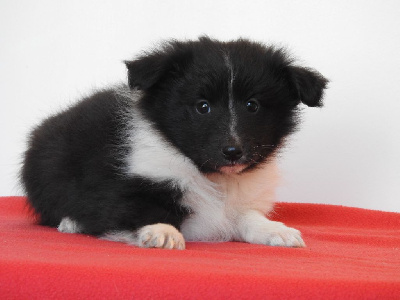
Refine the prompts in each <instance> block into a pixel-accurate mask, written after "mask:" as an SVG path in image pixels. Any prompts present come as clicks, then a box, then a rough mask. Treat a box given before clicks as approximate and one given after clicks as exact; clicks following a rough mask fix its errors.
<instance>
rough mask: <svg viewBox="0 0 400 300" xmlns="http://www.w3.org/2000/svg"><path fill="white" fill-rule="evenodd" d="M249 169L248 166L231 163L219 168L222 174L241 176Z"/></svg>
mask: <svg viewBox="0 0 400 300" xmlns="http://www.w3.org/2000/svg"><path fill="white" fill-rule="evenodd" d="M247 167H248V165H247V164H240V163H231V164H229V165H225V166H222V167H220V168H219V171H220V172H221V173H222V174H240V173H241V172H243V171H244V170H245V169H246V168H247Z"/></svg>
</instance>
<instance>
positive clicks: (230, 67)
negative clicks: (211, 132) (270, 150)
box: [224, 53, 240, 143]
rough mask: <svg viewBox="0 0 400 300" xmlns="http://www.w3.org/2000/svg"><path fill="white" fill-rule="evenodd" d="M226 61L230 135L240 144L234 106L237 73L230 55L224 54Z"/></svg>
mask: <svg viewBox="0 0 400 300" xmlns="http://www.w3.org/2000/svg"><path fill="white" fill-rule="evenodd" d="M224 60H225V65H226V66H227V68H228V70H229V74H230V76H229V81H228V95H229V102H228V107H229V113H230V116H231V118H230V123H229V133H230V135H231V137H232V138H233V139H234V140H235V142H236V143H239V142H240V141H239V136H238V134H237V132H236V127H237V114H236V111H235V107H234V104H233V91H232V90H233V81H234V80H235V72H234V68H233V64H232V62H231V60H230V58H229V55H228V54H227V53H225V54H224Z"/></svg>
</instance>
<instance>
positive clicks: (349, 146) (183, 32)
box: [0, 0, 400, 212]
mask: <svg viewBox="0 0 400 300" xmlns="http://www.w3.org/2000/svg"><path fill="white" fill-rule="evenodd" d="M201 34H207V35H210V36H211V37H214V38H218V39H222V40H229V39H235V38H237V37H247V38H250V39H254V40H258V41H262V42H266V43H269V42H274V43H278V44H279V45H283V46H287V47H288V48H289V50H290V52H291V53H293V54H294V55H295V56H296V57H298V58H299V61H300V62H301V63H302V64H303V65H306V66H311V67H313V68H315V69H317V70H319V71H320V72H321V73H322V74H324V75H325V76H326V77H328V78H329V79H330V80H331V83H330V84H329V89H328V90H327V92H326V97H325V103H326V105H325V107H324V108H322V109H317V108H304V114H303V116H304V123H303V126H302V130H301V131H300V132H299V133H297V134H296V135H294V136H293V138H292V139H291V143H290V144H289V145H288V148H287V150H286V151H284V153H282V159H281V167H282V174H283V177H284V184H283V186H282V187H281V189H280V190H279V197H278V198H279V199H278V200H280V201H295V202H311V203H329V204H338V205H346V206H356V207H364V208H372V209H379V210H389V211H397V212H399V211H400V138H399V130H400V112H399V111H400V1H396V0H394V1H389V0H385V1H367V0H361V1H304V0H303V1H282V0H279V1H250V0H247V1H233V0H229V1H217V0H197V1H167V0H164V1H150V0H144V1H115V0H114V1H99V0H98V1H84V0H79V1H54V0H51V1H39V0H37V1H12V0H9V1H4V0H0V93H1V107H0V122H1V123H0V125H1V126H0V142H1V147H0V151H1V152H0V195H4V196H6V195H20V194H21V193H22V192H21V190H20V189H19V188H18V184H17V171H18V169H19V163H20V161H21V155H22V152H23V151H24V148H25V141H26V136H27V133H28V132H29V130H30V128H31V127H32V126H33V125H34V124H37V123H38V122H39V121H40V120H41V119H42V118H44V117H45V116H47V115H48V114H50V113H52V112H54V111H57V110H58V109H60V108H64V107H66V106H67V105H69V104H70V103H73V102H74V101H75V100H76V99H77V97H79V96H81V95H85V94H88V93H90V91H91V90H92V89H93V88H96V87H103V86H105V85H110V84H114V83H118V82H121V81H124V80H125V79H126V75H125V67H124V65H123V64H122V60H124V59H129V58H132V57H134V55H135V54H138V53H139V52H140V51H142V50H146V49H149V47H151V46H153V45H155V43H156V42H158V41H160V40H162V39H168V38H196V37H197V36H199V35H201Z"/></svg>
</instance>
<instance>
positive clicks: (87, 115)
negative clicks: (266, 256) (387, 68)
mask: <svg viewBox="0 0 400 300" xmlns="http://www.w3.org/2000/svg"><path fill="white" fill-rule="evenodd" d="M127 66H128V70H129V87H126V86H121V87H118V88H116V89H114V90H106V91H101V92H98V93H96V94H95V95H93V96H91V97H88V98H86V99H84V100H82V101H81V102H80V103H79V104H77V105H76V106H74V107H72V108H70V109H69V110H67V111H65V112H62V113H60V114H58V115H56V116H54V117H51V118H49V119H48V120H46V121H45V122H44V123H43V124H42V125H40V126H39V127H38V128H37V129H36V130H35V131H34V132H33V133H32V136H31V139H30V145H29V149H28V150H27V152H26V155H25V162H24V167H23V170H22V179H23V183H24V185H25V188H26V191H27V194H28V199H29V202H30V204H31V205H32V207H33V208H34V209H35V211H36V212H37V213H38V214H39V215H40V220H41V223H42V224H44V225H49V226H58V228H59V230H60V231H62V232H82V233H88V234H93V235H97V236H101V237H103V238H105V239H111V240H116V241H123V242H127V243H132V244H135V245H139V246H143V247H164V248H178V249H182V248H184V240H185V239H186V240H193V241H196V240H197V241H228V240H236V241H245V242H250V243H259V244H267V245H281V246H294V247H301V246H304V242H303V241H302V239H301V235H300V233H299V232H298V231H297V230H295V229H292V228H288V227H286V226H285V225H283V224H281V223H278V222H273V221H269V220H268V219H267V218H266V217H265V215H266V214H267V213H268V212H269V211H270V210H271V209H272V205H273V200H274V189H275V186H276V181H277V178H276V167H275V164H274V155H273V154H274V153H275V151H276V150H277V149H278V148H279V146H280V145H281V143H282V141H283V139H284V138H285V137H286V136H287V135H288V134H289V133H290V132H291V131H293V130H294V128H295V125H296V122H297V119H296V106H297V104H298V103H299V102H300V101H302V102H303V103H306V104H307V105H309V106H320V105H321V102H320V101H321V97H322V90H323V88H324V87H325V84H326V80H325V79H324V78H323V77H322V76H320V75H319V74H318V73H315V72H314V71H310V70H308V69H304V68H299V67H294V66H292V62H291V61H290V60H289V59H288V58H287V57H286V55H285V54H284V52H282V51H281V50H275V49H273V48H267V47H264V46H262V45H260V44H255V43H251V42H248V41H243V40H240V41H236V42H230V43H221V42H217V41H213V40H210V39H208V38H202V39H200V40H199V41H196V42H171V43H169V44H167V45H166V46H165V47H164V48H163V49H162V50H158V51H154V52H152V53H150V54H147V55H144V56H143V57H141V58H139V59H137V60H135V61H131V62H127Z"/></svg>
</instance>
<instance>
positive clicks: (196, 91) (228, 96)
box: [126, 37, 328, 173]
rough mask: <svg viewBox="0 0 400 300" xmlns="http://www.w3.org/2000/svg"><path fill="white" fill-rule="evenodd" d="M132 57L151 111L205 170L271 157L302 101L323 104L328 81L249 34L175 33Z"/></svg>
mask: <svg viewBox="0 0 400 300" xmlns="http://www.w3.org/2000/svg"><path fill="white" fill-rule="evenodd" d="M126 65H127V68H128V81H129V86H130V88H132V89H140V90H142V91H143V92H144V96H143V98H142V99H141V102H140V105H141V108H142V109H143V111H144V113H145V114H146V116H147V117H148V118H149V119H151V120H152V121H153V122H154V123H155V124H156V126H157V127H158V130H159V131H160V132H162V133H163V134H164V135H165V137H166V138H167V139H168V140H169V141H170V142H171V143H172V144H173V145H175V146H176V147H177V148H178V149H179V150H180V151H182V152H183V154H185V155H186V156H187V157H189V158H190V159H191V160H192V161H193V162H194V163H195V164H196V165H197V166H198V168H199V169H200V171H202V172H205V173H209V172H222V173H240V172H244V171H246V170H249V169H251V168H253V167H256V166H257V165H259V164H260V163H263V162H265V161H267V160H268V158H269V157H270V156H271V155H272V154H273V153H274V151H275V150H276V149H277V148H278V147H279V146H280V144H281V143H282V141H283V138H284V137H285V136H287V135H288V134H289V133H291V132H292V131H293V130H294V129H295V127H296V124H297V114H296V112H297V106H298V104H299V103H301V102H302V103H304V104H306V105H308V106H322V96H323V90H324V89H325V87H326V85H327V82H328V81H327V80H326V79H325V78H324V77H323V76H322V75H320V74H319V73H318V72H316V71H314V70H311V69H307V68H303V67H298V66H295V65H293V62H292V60H291V59H290V58H289V57H288V56H287V55H286V54H285V51H284V50H282V49H276V48H274V47H265V46H264V45H261V44H258V43H253V42H250V41H247V40H237V41H233V42H218V41H215V40H211V39H209V38H206V37H205V38H200V39H199V40H198V41H189V42H179V41H173V42H169V43H167V44H165V45H164V46H163V47H162V48H161V49H160V50H155V51H153V52H150V53H147V54H145V55H143V56H142V57H139V58H138V59H136V60H133V61H127V62H126Z"/></svg>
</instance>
